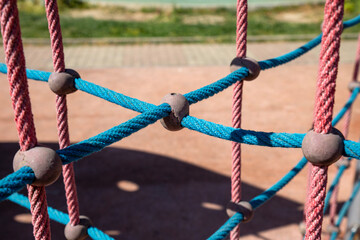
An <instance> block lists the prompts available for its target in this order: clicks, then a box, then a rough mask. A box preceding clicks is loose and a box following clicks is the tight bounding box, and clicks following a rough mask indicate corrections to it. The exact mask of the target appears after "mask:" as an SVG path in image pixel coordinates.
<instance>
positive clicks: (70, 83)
mask: <svg viewBox="0 0 360 240" xmlns="http://www.w3.org/2000/svg"><path fill="white" fill-rule="evenodd" d="M75 78H80V75H79V73H78V72H76V71H75V70H73V69H65V72H53V73H51V75H50V77H49V80H48V83H49V87H50V89H51V91H53V92H54V93H56V94H57V95H66V94H70V93H73V92H75V91H76V90H77V89H76V88H75Z"/></svg>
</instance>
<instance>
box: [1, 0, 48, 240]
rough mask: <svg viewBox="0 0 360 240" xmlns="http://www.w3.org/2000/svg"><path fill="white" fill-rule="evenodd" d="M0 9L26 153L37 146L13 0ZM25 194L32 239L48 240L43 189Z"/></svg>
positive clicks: (7, 58)
mask: <svg viewBox="0 0 360 240" xmlns="http://www.w3.org/2000/svg"><path fill="white" fill-rule="evenodd" d="M0 9H1V32H2V35H3V42H4V48H5V59H6V63H7V65H8V81H9V84H10V95H11V100H12V104H13V108H14V112H15V122H16V127H17V130H18V134H19V144H20V149H21V150H22V151H26V150H28V149H30V148H32V147H34V146H35V145H36V144H37V139H36V133H35V125H34V121H33V115H32V111H31V104H30V97H29V90H28V83H27V78H26V68H25V57H24V50H23V46H22V40H21V32H20V23H19V13H18V9H17V4H16V0H3V1H0ZM28 193H29V199H30V202H31V214H32V223H33V226H34V228H33V233H34V237H35V239H36V240H40V239H41V240H45V239H46V240H48V239H50V220H49V217H48V214H47V203H46V194H45V188H44V187H33V186H30V185H29V186H28Z"/></svg>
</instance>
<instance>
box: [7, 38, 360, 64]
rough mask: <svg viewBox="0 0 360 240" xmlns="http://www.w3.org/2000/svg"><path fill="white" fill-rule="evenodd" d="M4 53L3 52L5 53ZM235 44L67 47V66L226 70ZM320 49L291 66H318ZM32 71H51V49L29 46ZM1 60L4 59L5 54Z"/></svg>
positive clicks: (263, 51) (264, 51) (258, 53)
mask: <svg viewBox="0 0 360 240" xmlns="http://www.w3.org/2000/svg"><path fill="white" fill-rule="evenodd" d="M303 43H304V42H290V43H284V42H277V43H250V44H249V46H248V56H250V57H253V58H255V59H258V60H264V59H268V58H272V57H274V56H279V55H281V54H284V53H286V52H289V51H291V50H293V49H295V48H297V47H300V46H301V45H302V44H303ZM355 46H356V42H355V41H344V42H342V55H341V61H342V63H351V62H352V61H353V59H354V48H355ZM1 50H2V49H1ZM234 52H235V47H234V45H233V44H146V45H136V46H132V45H120V46H119V45H113V46H111V45H110V46H101V45H94V46H67V47H66V48H65V56H66V65H67V67H70V68H75V69H79V68H82V69H103V68H118V67H154V66H156V67H176V66H226V65H228V64H229V63H230V62H231V59H232V58H233V57H234ZM318 54H319V47H317V48H316V49H314V50H313V51H311V52H309V53H308V54H307V55H306V56H304V57H303V58H300V59H298V60H296V61H294V62H292V63H290V65H298V64H307V65H312V64H316V63H317V61H318ZM25 55H26V62H27V66H28V68H33V69H41V70H51V69H52V60H51V49H50V47H49V46H31V45H30V46H25ZM0 59H4V54H3V51H1V52H0Z"/></svg>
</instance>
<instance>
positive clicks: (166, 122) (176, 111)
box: [160, 93, 189, 131]
mask: <svg viewBox="0 0 360 240" xmlns="http://www.w3.org/2000/svg"><path fill="white" fill-rule="evenodd" d="M161 103H167V104H169V105H170V107H171V113H170V115H169V116H167V117H164V118H163V119H160V122H161V124H162V125H163V127H164V128H166V129H167V130H169V131H179V130H181V129H183V126H181V121H182V119H183V118H184V117H186V116H187V115H189V102H188V100H187V99H186V98H185V97H184V96H183V95H182V94H180V93H170V94H167V95H166V96H165V97H163V99H162V100H161Z"/></svg>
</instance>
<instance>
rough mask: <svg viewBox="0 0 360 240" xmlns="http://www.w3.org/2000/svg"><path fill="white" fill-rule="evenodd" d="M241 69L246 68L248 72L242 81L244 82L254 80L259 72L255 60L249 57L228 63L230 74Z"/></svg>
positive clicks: (238, 58)
mask: <svg viewBox="0 0 360 240" xmlns="http://www.w3.org/2000/svg"><path fill="white" fill-rule="evenodd" d="M242 67H246V68H247V69H248V70H249V75H248V76H247V77H245V78H244V80H246V81H252V80H254V79H256V78H257V77H258V76H259V74H260V71H261V68H260V65H259V63H258V62H257V61H256V60H255V59H252V58H249V57H245V58H240V57H236V58H234V59H233V60H232V61H231V63H230V71H231V72H235V71H236V70H238V69H240V68H242Z"/></svg>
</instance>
